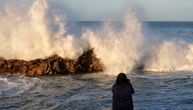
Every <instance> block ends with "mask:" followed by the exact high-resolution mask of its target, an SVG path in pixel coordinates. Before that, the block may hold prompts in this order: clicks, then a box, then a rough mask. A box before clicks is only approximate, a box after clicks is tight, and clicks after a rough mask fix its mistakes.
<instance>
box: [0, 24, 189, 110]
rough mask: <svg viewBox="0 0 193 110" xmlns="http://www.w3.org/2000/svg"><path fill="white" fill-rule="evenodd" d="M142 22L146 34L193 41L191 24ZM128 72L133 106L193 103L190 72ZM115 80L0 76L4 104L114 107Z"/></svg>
mask: <svg viewBox="0 0 193 110" xmlns="http://www.w3.org/2000/svg"><path fill="white" fill-rule="evenodd" d="M74 24H75V23H74ZM144 24H145V25H144V27H146V28H147V27H148V31H147V32H146V34H149V32H150V31H151V32H152V33H157V35H159V36H158V38H159V41H167V40H169V39H174V38H175V39H177V40H180V41H183V42H185V43H187V44H191V42H192V40H193V39H192V37H193V23H187V22H186V23H183V22H146V23H144ZM76 25H77V26H79V27H77V28H80V27H85V26H88V27H89V26H90V27H91V28H94V29H96V28H97V27H100V26H101V23H100V22H99V24H98V23H97V22H94V23H93V22H86V23H84V22H80V23H78V24H76ZM74 26H75V25H74ZM80 29H82V28H80ZM79 31H80V30H79ZM79 33H80V32H79ZM152 35H154V34H152ZM175 41H176V40H175ZM128 46H129V44H128ZM179 54H180V53H179ZM127 76H128V78H129V79H130V80H131V82H132V84H133V86H134V89H135V94H134V95H133V100H134V108H135V110H191V109H192V108H193V95H192V93H193V72H192V71H185V70H184V71H167V72H161V71H156V72H153V71H146V72H140V71H138V72H134V71H133V72H127ZM115 79H116V75H111V73H92V74H81V75H64V76H41V77H35V78H31V77H23V76H13V75H0V109H1V110H17V109H18V110H34V109H37V110H40V109H41V110H111V108H112V91H111V88H112V85H113V84H114V82H115Z"/></svg>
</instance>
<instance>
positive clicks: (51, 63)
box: [0, 49, 103, 76]
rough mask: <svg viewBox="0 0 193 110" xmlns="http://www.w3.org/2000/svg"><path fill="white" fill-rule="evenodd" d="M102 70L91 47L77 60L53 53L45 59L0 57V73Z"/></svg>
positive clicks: (40, 73)
mask: <svg viewBox="0 0 193 110" xmlns="http://www.w3.org/2000/svg"><path fill="white" fill-rule="evenodd" d="M100 71H103V65H102V63H101V61H100V59H98V58H97V57H96V55H95V54H94V51H93V49H90V50H88V51H85V52H84V53H83V54H82V55H81V56H79V57H78V59H77V60H74V59H67V58H66V59H64V58H62V57H60V56H58V55H53V56H51V57H48V58H46V59H35V60H30V61H25V60H18V59H11V60H6V59H4V58H0V73H10V74H19V75H26V76H42V75H56V74H75V73H79V74H80V73H92V72H100Z"/></svg>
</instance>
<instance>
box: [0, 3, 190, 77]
mask: <svg viewBox="0 0 193 110" xmlns="http://www.w3.org/2000/svg"><path fill="white" fill-rule="evenodd" d="M15 8H16V7H11V8H5V13H4V14H2V15H0V25H1V27H0V43H1V47H0V51H1V53H0V56H2V57H5V58H6V59H12V58H18V59H25V60H30V59H35V58H44V57H48V56H50V55H52V54H58V55H60V56H62V57H64V58H66V57H67V58H73V59H76V58H77V57H78V56H79V55H81V54H82V52H83V51H84V50H86V49H88V48H94V49H95V50H94V51H95V53H96V55H97V57H98V58H100V59H101V61H102V62H103V63H104V65H105V73H108V74H117V73H119V72H129V71H132V70H133V68H134V67H135V65H136V64H143V65H145V70H151V71H193V68H192V67H193V56H192V55H193V46H192V45H191V44H182V43H178V42H176V41H174V40H167V41H166V40H164V41H162V42H159V43H154V44H152V43H151V42H150V40H148V38H147V37H145V36H144V34H143V32H142V29H141V28H142V26H141V25H142V24H141V22H139V20H138V19H137V17H136V16H135V14H134V13H133V11H131V10H130V11H128V13H127V14H126V16H125V20H124V23H123V27H122V29H121V30H120V31H117V30H115V29H114V28H113V26H112V25H111V24H110V23H106V24H105V25H104V27H103V28H102V29H100V30H99V31H93V30H92V29H86V30H85V31H83V32H82V34H81V36H80V37H76V36H75V35H71V34H68V33H67V32H66V28H67V27H66V26H65V19H64V17H63V15H59V14H56V13H54V11H53V9H50V7H49V3H48V2H47V0H36V1H35V2H34V3H33V4H32V6H31V7H30V8H29V10H28V11H27V12H25V13H23V14H21V13H15V11H13V10H18V9H15Z"/></svg>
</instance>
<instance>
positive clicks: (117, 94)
mask: <svg viewBox="0 0 193 110" xmlns="http://www.w3.org/2000/svg"><path fill="white" fill-rule="evenodd" d="M112 92H113V110H133V99H132V94H134V89H133V86H132V84H131V82H130V80H129V79H127V76H126V74H124V73H120V74H119V75H118V76H117V79H116V83H115V84H114V85H113V87H112Z"/></svg>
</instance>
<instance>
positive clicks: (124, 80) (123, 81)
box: [116, 73, 129, 84]
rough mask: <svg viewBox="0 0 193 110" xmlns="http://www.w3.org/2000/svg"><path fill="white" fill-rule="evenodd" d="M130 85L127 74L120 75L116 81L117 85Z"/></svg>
mask: <svg viewBox="0 0 193 110" xmlns="http://www.w3.org/2000/svg"><path fill="white" fill-rule="evenodd" d="M127 83H129V80H128V79H127V76H126V74H125V73H119V75H118V76H117V79H116V84H127Z"/></svg>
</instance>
